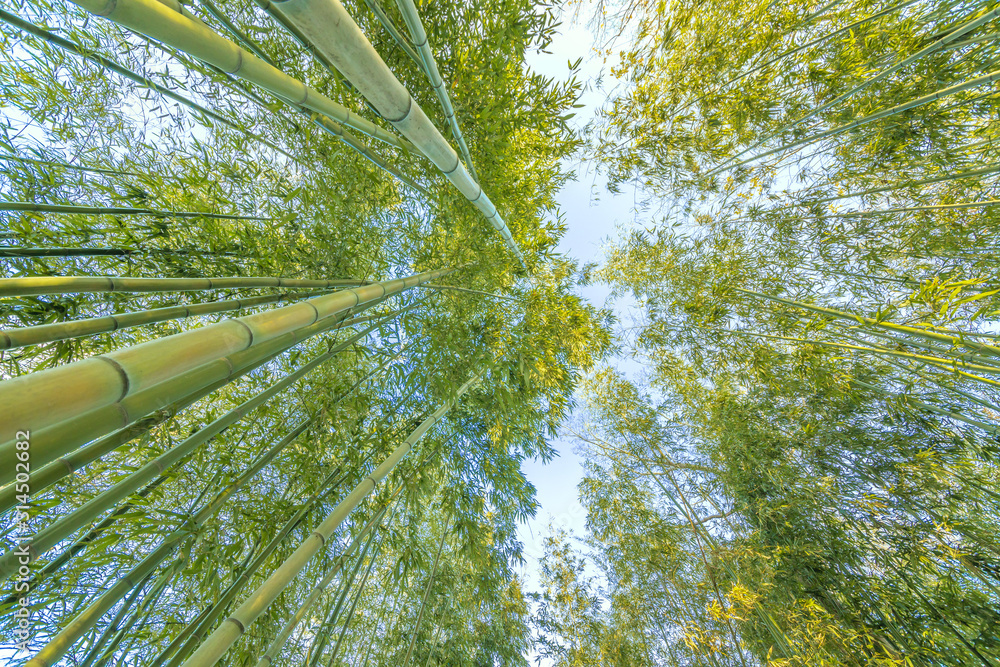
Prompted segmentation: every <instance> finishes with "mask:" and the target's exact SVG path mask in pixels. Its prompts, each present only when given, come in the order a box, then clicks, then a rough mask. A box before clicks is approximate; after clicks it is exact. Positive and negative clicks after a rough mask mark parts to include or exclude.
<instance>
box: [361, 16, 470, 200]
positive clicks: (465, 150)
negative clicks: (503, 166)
mask: <svg viewBox="0 0 1000 667" xmlns="http://www.w3.org/2000/svg"><path fill="white" fill-rule="evenodd" d="M369 1H371V0H369ZM396 6H397V7H399V13H400V14H402V15H403V21H404V22H405V23H406V27H407V29H409V31H410V38H411V39H412V40H413V45H414V46H416V47H417V50H418V51H419V52H420V57H421V59H422V60H423V63H424V67H423V70H424V73H425V74H427V79H428V80H429V81H430V82H431V88H433V89H434V93H435V94H436V95H437V98H438V102H439V103H440V104H441V110H442V111H444V115H445V118H447V119H448V125H449V127H451V133H452V135H453V136H454V137H455V141H456V142H457V143H458V148H459V150H461V151H462V159H463V160H465V166H466V168H467V169H468V170H469V175H470V176H472V180H474V181H476V182H477V183H478V182H479V176H478V175H476V168H475V166H473V164H472V156H471V155H470V154H469V147H468V146H467V145H466V143H465V137H464V136H462V130H461V128H459V126H458V120H457V119H456V118H455V107H454V106H452V104H451V97H449V95H448V88H446V87H445V85H444V79H442V78H441V73H440V72H439V71H438V66H437V61H435V60H434V52H433V51H431V47H430V44H428V43H427V31H426V30H424V24H423V21H421V20H420V14H418V13H417V6H416V5H415V4H413V0H396Z"/></svg>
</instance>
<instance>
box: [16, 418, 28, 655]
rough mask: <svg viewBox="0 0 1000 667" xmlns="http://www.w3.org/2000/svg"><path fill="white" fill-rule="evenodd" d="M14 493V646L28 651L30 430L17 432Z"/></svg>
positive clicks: (19, 649)
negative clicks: (15, 563)
mask: <svg viewBox="0 0 1000 667" xmlns="http://www.w3.org/2000/svg"><path fill="white" fill-rule="evenodd" d="M15 472H16V476H15V478H14V484H15V486H14V493H15V494H16V498H15V499H16V501H17V507H16V514H15V515H14V535H15V539H16V542H17V549H16V550H15V551H14V554H15V555H16V556H17V557H18V562H19V567H18V569H17V576H15V577H14V578H13V581H14V593H15V594H17V596H18V597H17V610H16V611H15V612H14V618H15V619H16V626H15V628H14V637H15V640H16V641H15V646H16V647H17V650H18V651H25V652H27V650H28V640H30V639H31V609H30V600H29V595H30V594H31V577H30V574H31V568H30V567H29V564H30V563H31V551H30V550H31V532H30V531H29V529H28V521H29V520H30V519H31V506H30V505H29V504H28V497H29V496H30V495H31V433H30V432H29V431H18V432H17V463H16V465H15Z"/></svg>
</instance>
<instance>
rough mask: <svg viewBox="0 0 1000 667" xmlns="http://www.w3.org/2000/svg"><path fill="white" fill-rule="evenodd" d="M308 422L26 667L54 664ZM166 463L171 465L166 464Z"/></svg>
mask: <svg viewBox="0 0 1000 667" xmlns="http://www.w3.org/2000/svg"><path fill="white" fill-rule="evenodd" d="M310 422H311V420H308V419H307V420H305V421H303V422H301V423H299V424H298V425H297V426H295V427H294V428H293V429H292V430H291V431H290V432H289V433H288V434H287V435H286V436H285V437H284V438H282V439H281V440H280V441H279V442H278V443H277V444H276V445H274V446H273V447H272V448H271V449H270V450H268V451H267V452H265V453H264V454H263V455H262V456H261V457H260V458H258V460H257V461H256V462H255V463H254V464H253V465H252V466H251V467H250V469H249V470H247V471H246V472H245V473H244V474H243V475H241V476H240V478H239V479H237V480H236V481H234V482H233V483H232V484H230V485H229V486H228V487H226V488H225V489H224V490H223V491H222V492H221V493H220V494H218V496H217V497H216V498H215V499H214V500H213V501H212V502H210V503H208V504H206V505H205V506H204V507H202V508H201V509H200V510H199V511H198V512H197V513H196V514H195V515H194V516H193V517H191V518H190V519H188V520H185V521H184V524H182V526H181V527H179V528H177V529H176V530H174V531H173V532H172V533H171V534H170V535H168V536H167V537H165V538H164V539H163V541H162V542H161V543H160V545H159V546H158V547H157V548H156V549H154V550H153V551H152V553H150V554H149V555H148V556H147V557H146V558H144V559H143V560H142V561H140V563H139V565H137V566H135V568H133V569H132V570H131V571H130V572H129V574H128V575H126V576H125V577H122V578H121V579H119V580H118V581H116V582H115V583H114V585H112V586H111V587H110V588H109V589H108V590H107V592H105V593H104V594H103V595H101V596H100V597H99V598H98V599H97V600H96V601H95V602H94V603H92V604H91V605H90V606H89V607H88V608H87V609H86V610H84V611H83V612H82V613H81V614H80V615H78V616H77V617H76V618H74V619H73V620H72V621H71V622H70V623H69V624H68V625H67V626H66V627H65V628H63V630H62V631H60V632H59V634H57V635H56V636H55V638H53V639H52V640H50V641H49V642H48V644H46V645H45V647H43V648H42V650H41V651H39V652H38V653H37V654H36V655H35V657H33V658H32V659H31V660H29V661H28V662H27V663H26V664H25V667H49V666H50V665H54V664H55V663H56V661H57V660H59V658H61V657H62V656H63V655H64V654H65V653H66V651H67V650H69V648H70V647H71V646H72V645H73V644H75V643H76V642H77V641H78V640H79V639H80V638H81V637H83V635H84V634H86V632H87V631H89V630H90V628H92V627H93V626H94V625H95V624H96V623H97V622H98V621H99V620H100V618H101V616H103V615H104V614H105V613H106V612H107V611H108V610H109V609H111V608H112V607H113V606H114V605H115V604H117V603H118V602H119V601H120V600H121V599H122V597H124V596H125V595H126V594H127V593H128V592H129V591H130V590H132V588H134V587H135V586H136V583H135V582H138V581H140V580H141V579H142V578H143V577H145V576H148V574H150V573H152V572H153V571H154V569H155V568H156V567H159V565H160V564H161V563H162V562H163V561H164V560H165V559H166V558H167V557H169V555H170V554H171V553H173V551H174V549H175V548H176V547H177V546H178V545H179V544H180V543H181V542H182V541H184V540H185V539H189V538H190V537H191V533H190V528H191V527H197V526H200V525H201V524H203V523H204V522H205V521H207V520H208V519H209V518H210V517H212V516H213V515H214V514H215V513H216V512H218V511H219V510H220V509H221V508H222V506H223V505H224V504H225V503H226V501H227V500H229V498H230V497H231V496H232V494H233V493H235V492H236V491H237V490H238V489H239V488H240V487H242V486H243V485H244V484H246V482H248V481H249V480H250V479H251V478H252V477H253V476H254V475H256V474H257V473H258V472H260V470H261V469H263V467H264V466H265V465H267V464H268V463H269V462H270V461H271V459H273V458H274V457H275V456H277V454H278V453H279V452H280V451H281V450H282V449H284V448H285V447H287V446H288V445H289V444H291V443H292V442H293V441H294V440H295V439H296V438H298V437H299V435H301V434H302V433H303V432H304V431H305V430H306V428H308V427H309V424H310ZM180 446H181V445H178V447H180ZM175 449H176V448H175ZM172 451H173V450H172ZM161 458H163V457H161ZM166 465H170V464H169V463H167V464H166ZM165 467H166V466H164V468H165ZM160 470H161V471H162V470H163V468H160Z"/></svg>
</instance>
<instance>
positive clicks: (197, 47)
mask: <svg viewBox="0 0 1000 667" xmlns="http://www.w3.org/2000/svg"><path fill="white" fill-rule="evenodd" d="M72 1H73V2H74V4H77V5H79V6H80V7H83V8H84V9H86V10H87V11H89V12H91V13H93V14H97V15H98V16H103V17H105V18H108V19H111V20H112V21H114V22H116V23H119V24H121V25H123V26H125V27H127V28H129V29H131V30H134V31H136V32H139V33H142V34H143V35H146V36H147V37H150V38H152V39H155V40H158V41H160V42H163V43H164V44H168V45H170V46H172V47H174V48H176V49H179V50H181V51H183V52H185V53H188V54H190V55H192V56H194V57H195V58H197V59H198V60H201V61H203V62H205V63H208V64H210V65H212V66H214V67H217V68H219V69H221V70H222V71H224V72H227V73H229V74H234V75H236V76H238V77H240V78H241V79H245V80H247V81H249V82H250V83H253V84H255V85H257V86H260V87H261V88H263V89H264V90H266V91H268V92H269V93H272V94H274V95H276V96H278V97H280V98H282V99H284V100H289V101H291V102H293V103H294V104H299V105H302V106H305V107H306V108H308V109H310V110H312V111H315V112H316V113H320V114H323V115H324V116H328V117H329V118H331V119H333V120H335V121H337V122H338V123H343V124H344V125H347V126H349V127H352V128H354V129H355V130H358V131H359V132H363V133H364V134H367V135H368V136H370V137H373V138H375V139H378V140H380V141H383V142H385V143H387V144H389V145H391V146H395V147H397V148H403V149H406V150H410V149H411V146H410V145H409V144H408V142H405V141H403V140H401V139H399V138H398V137H396V136H395V135H394V134H392V133H390V132H386V131H385V130H383V129H382V128H380V127H379V126H377V125H375V124H374V123H372V122H371V121H369V120H366V119H364V118H362V117H360V116H358V115H356V114H354V113H352V112H351V111H350V110H349V109H347V108H346V107H344V106H342V105H340V104H338V103H336V102H334V101H333V100H331V99H330V98H328V97H326V96H325V95H323V94H321V93H320V92H319V91H317V90H315V89H314V88H310V87H308V86H306V85H305V84H303V83H302V82H301V81H298V80H296V79H293V78H292V77H290V76H288V75H287V74H285V73H284V72H282V71H281V70H279V69H277V68H275V67H273V66H271V65H268V64H267V63H266V62H264V61H263V60H261V59H260V58H258V57H257V56H255V55H253V54H252V53H250V52H249V51H247V50H245V49H243V48H240V47H239V46H237V45H236V44H234V43H233V42H231V41H229V40H228V39H226V38H225V37H222V36H221V35H219V34H217V33H215V32H213V31H212V30H211V29H209V28H208V27H207V26H206V25H205V24H204V23H201V22H199V21H195V20H192V19H190V18H188V17H186V16H184V15H183V14H180V13H178V12H175V11H172V10H171V9H170V8H168V7H166V6H164V5H162V4H161V3H159V2H156V0H72Z"/></svg>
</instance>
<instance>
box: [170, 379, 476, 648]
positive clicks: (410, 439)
mask: <svg viewBox="0 0 1000 667" xmlns="http://www.w3.org/2000/svg"><path fill="white" fill-rule="evenodd" d="M481 376H482V373H481V372H480V373H477V374H476V375H475V376H474V377H473V378H472V379H470V380H469V381H468V382H466V383H465V384H464V385H462V387H461V388H460V389H459V390H458V392H457V393H456V395H455V397H454V398H452V399H451V400H449V401H446V402H445V403H444V405H442V406H441V407H440V408H438V409H437V410H435V411H434V413H432V414H431V415H430V416H429V417H427V419H425V420H424V421H423V422H422V423H421V424H420V425H419V426H418V427H417V428H416V429H414V430H413V432H412V433H410V435H409V436H407V438H406V440H404V441H403V443H402V444H401V445H399V447H397V448H396V449H395V450H394V451H393V452H392V454H390V455H389V456H388V457H387V458H386V459H385V460H384V461H383V462H382V463H381V464H380V465H379V466H378V467H377V468H376V469H375V470H374V471H373V472H372V473H371V474H370V475H369V476H368V477H366V478H365V479H364V480H363V481H362V482H361V483H360V484H358V485H357V486H356V487H355V488H354V490H353V491H351V493H350V494H348V496H347V497H346V498H345V499H344V500H342V501H341V502H340V504H339V505H337V507H336V508H334V510H333V512H331V513H330V514H329V516H327V517H326V519H324V521H323V523H321V524H320V525H319V527H317V528H316V531H315V532H314V533H313V534H312V535H310V536H309V537H308V538H306V539H305V540H303V541H302V543H301V544H300V545H299V547H298V548H297V549H296V550H295V551H294V552H293V553H292V554H291V555H290V556H289V557H288V558H287V559H286V560H285V561H284V562H283V563H282V564H281V565H280V566H278V568H277V569H276V570H275V571H274V572H273V573H272V574H271V576H270V577H268V579H267V581H265V582H264V583H263V584H261V585H260V586H259V587H258V588H257V590H256V591H254V592H253V593H252V594H251V595H250V597H248V598H247V599H246V600H245V601H244V602H243V604H241V605H240V606H239V608H238V609H236V611H235V612H233V615H232V616H230V617H229V618H227V619H226V620H225V622H223V624H222V625H220V626H219V627H218V628H216V630H215V631H214V632H213V633H212V634H211V635H209V637H208V639H206V640H205V642H204V643H203V644H202V645H201V646H199V647H198V650H197V651H195V652H194V654H192V655H191V657H190V658H188V659H187V660H186V661H185V662H184V664H183V666H182V667H196V666H197V667H211V666H212V665H215V664H216V663H217V662H218V661H219V659H220V658H222V656H223V655H224V654H225V653H226V651H228V650H229V647H230V646H232V645H233V643H234V642H236V640H238V639H239V638H240V637H241V636H243V634H244V633H246V631H247V628H249V627H250V625H251V624H252V623H253V622H254V621H255V620H256V619H257V618H258V617H259V616H260V615H261V614H262V613H264V611H265V610H266V609H267V608H268V607H269V606H270V605H271V603H272V602H274V600H275V598H277V597H278V595H280V594H281V592H282V591H283V590H284V589H285V588H286V587H287V586H288V585H289V584H290V583H291V581H292V579H294V578H295V576H296V575H297V574H298V573H299V572H301V571H302V569H303V568H304V567H305V566H306V564H307V563H308V562H309V561H310V560H311V559H312V557H313V556H315V555H316V554H317V553H319V551H320V550H321V549H322V548H323V547H324V546H325V545H326V543H327V542H328V541H329V540H330V538H331V537H332V535H333V533H334V531H336V530H337V528H339V527H340V525H341V524H342V523H343V522H344V520H345V519H346V518H347V516H348V515H349V514H350V513H351V511H352V510H353V509H354V508H355V507H357V505H358V504H359V503H360V502H361V501H362V500H364V499H365V498H366V497H367V496H368V495H369V494H371V493H372V491H374V490H375V488H376V486H378V484H379V482H381V481H382V480H383V479H385V477H386V475H388V474H389V472H391V471H392V469H393V468H395V467H396V464H398V463H399V462H400V461H401V460H402V458H403V457H404V456H406V454H407V453H408V452H409V451H410V449H412V447H413V445H414V444H415V443H416V442H417V441H418V440H420V438H421V437H423V435H424V434H425V433H426V432H427V431H428V430H429V429H430V428H431V427H432V426H434V424H436V423H437V422H438V421H439V420H440V419H441V418H442V417H443V416H444V415H445V414H446V413H447V412H448V411H449V410H450V409H451V408H452V406H454V405H455V403H457V402H458V399H459V398H461V397H462V395H463V394H464V393H465V392H466V391H468V390H469V388H470V387H472V386H473V385H474V384H475V383H476V382H478V380H479V379H480V377H481Z"/></svg>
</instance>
